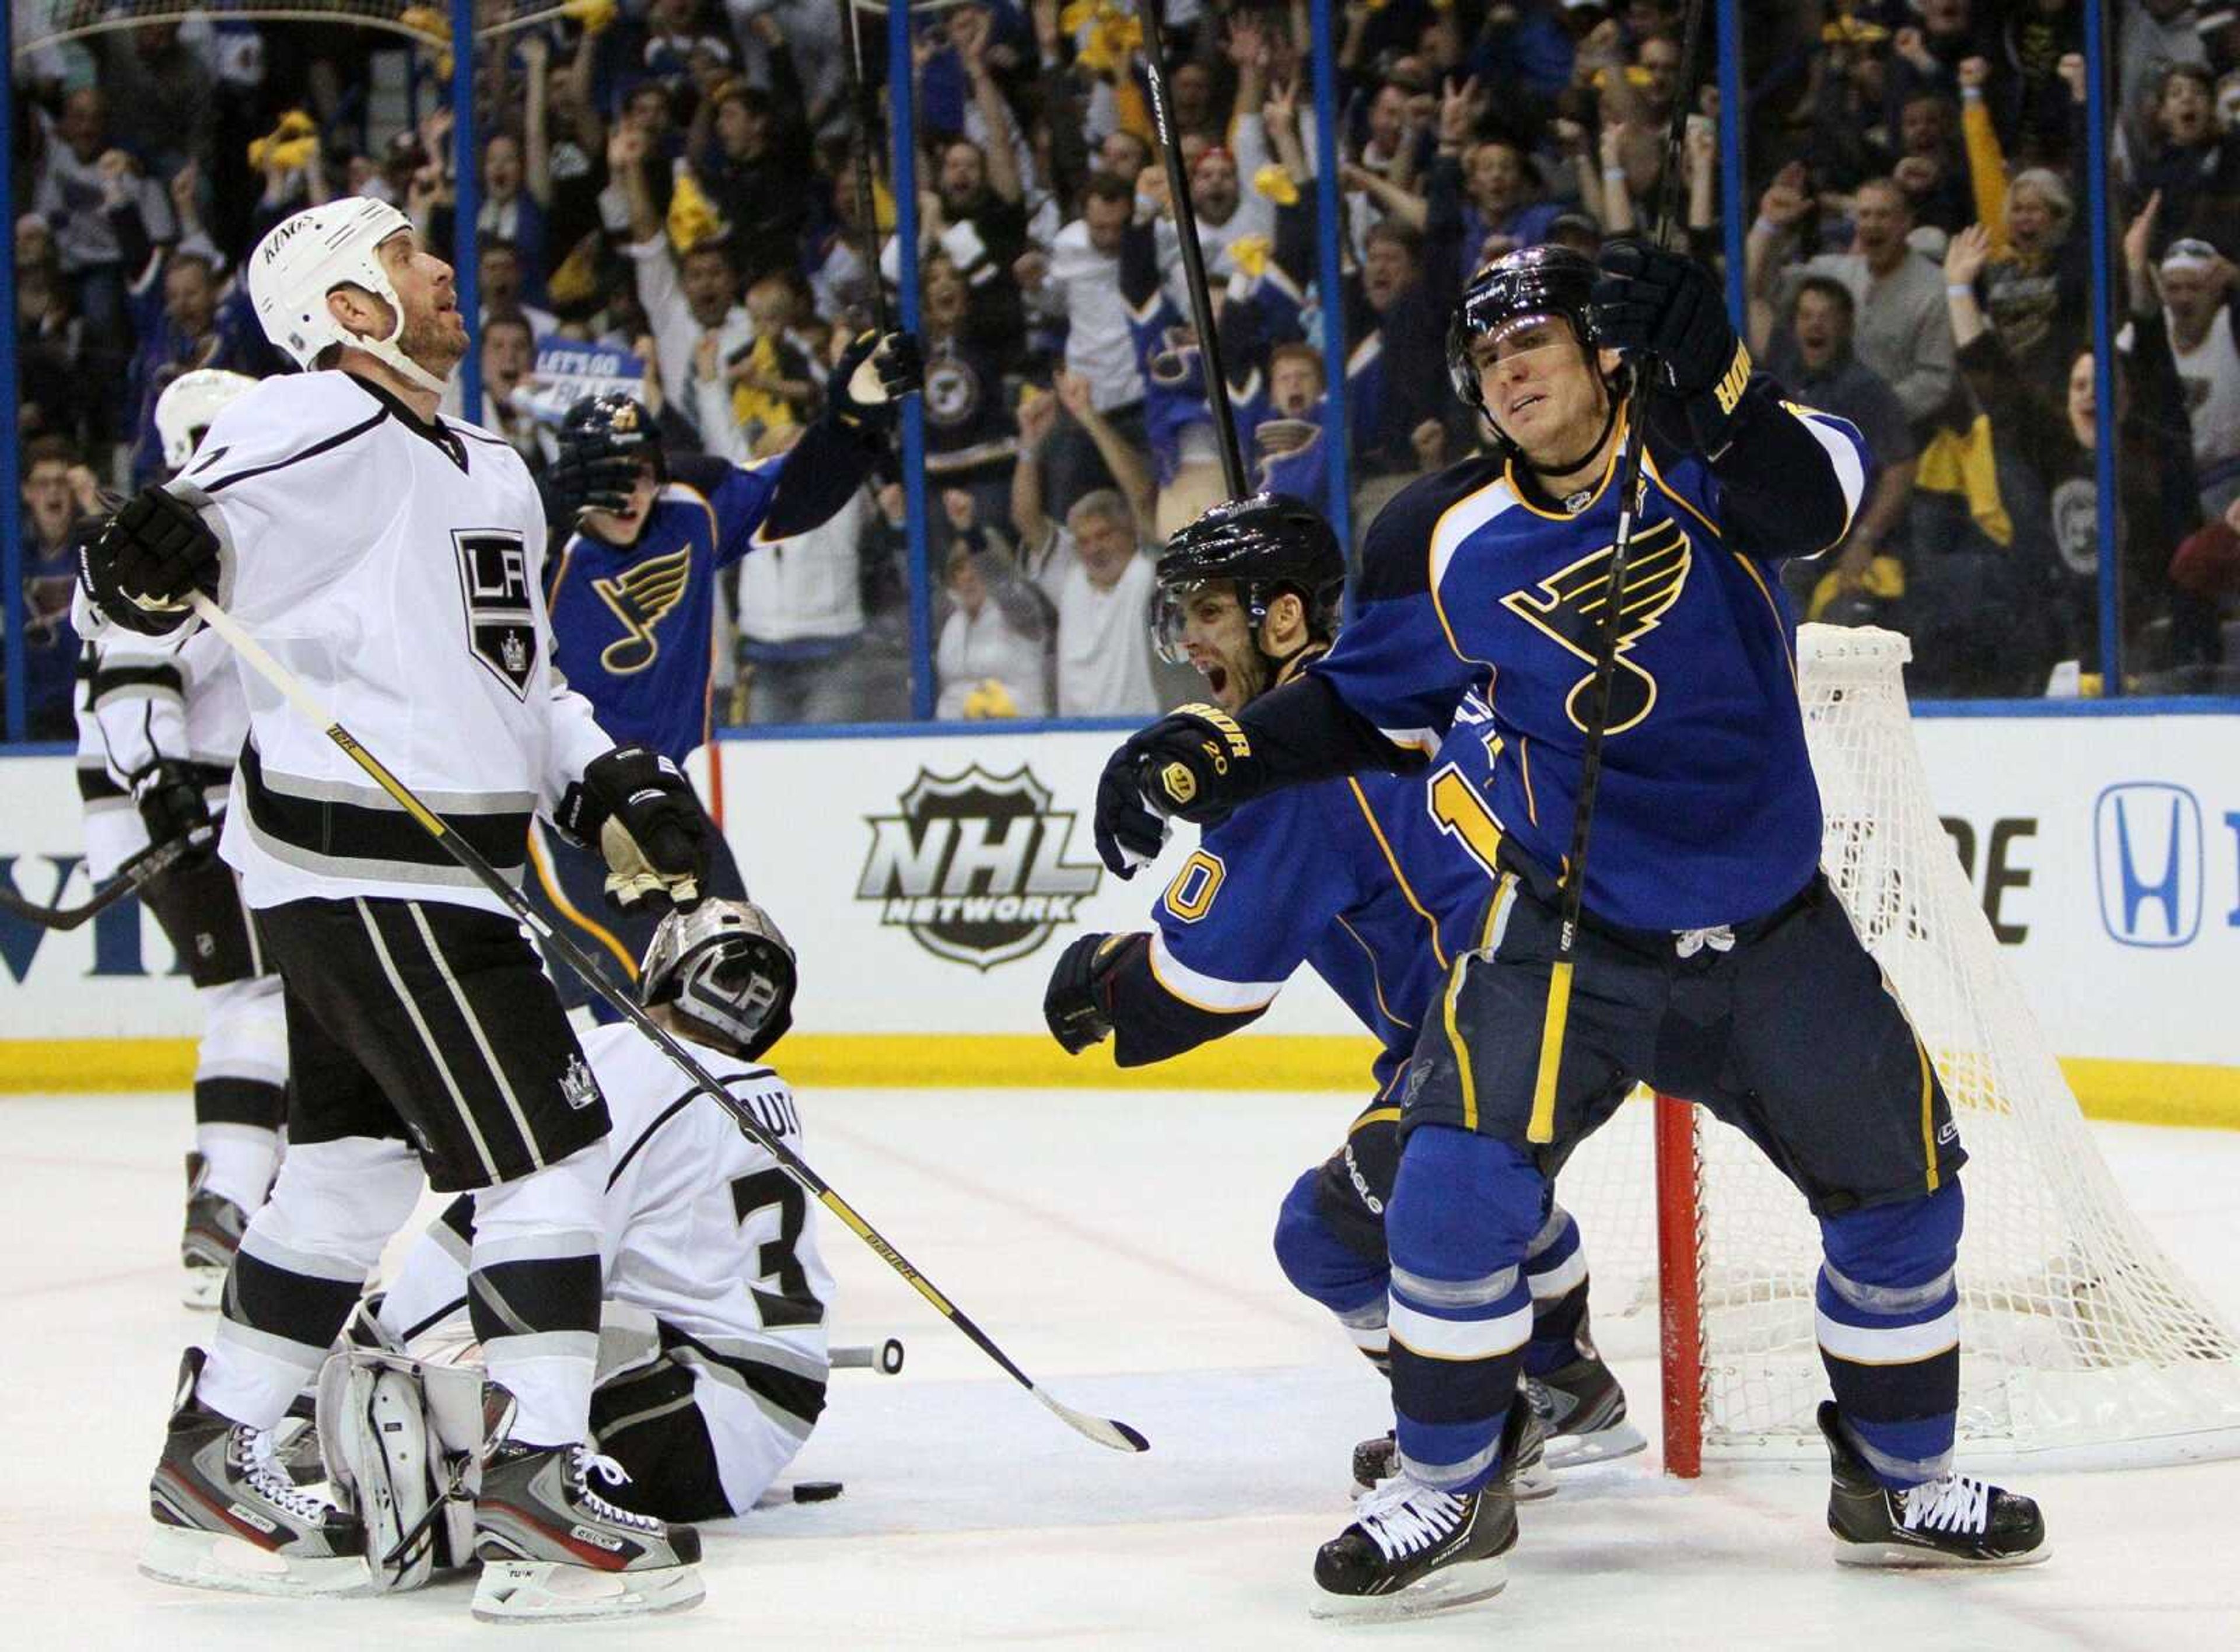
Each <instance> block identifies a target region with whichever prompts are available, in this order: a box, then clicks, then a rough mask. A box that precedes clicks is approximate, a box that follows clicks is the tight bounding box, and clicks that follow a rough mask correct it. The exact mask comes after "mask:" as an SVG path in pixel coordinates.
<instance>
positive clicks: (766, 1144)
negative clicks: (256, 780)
mask: <svg viewBox="0 0 2240 1652" xmlns="http://www.w3.org/2000/svg"><path fill="white" fill-rule="evenodd" d="M190 602H191V603H192V604H193V607H194V611H195V612H196V613H197V615H199V616H201V618H202V621H203V623H204V624H206V625H208V626H209V627H210V629H212V630H214V631H216V632H217V634H218V635H219V636H221V637H223V638H224V639H225V643H226V645H227V646H228V647H229V648H230V649H232V650H233V651H234V652H235V653H236V654H237V655H239V656H241V658H242V660H243V663H246V664H247V665H248V666H249V668H250V669H251V670H253V671H255V672H256V673H257V675H258V676H261V677H263V679H264V680H265V681H266V682H267V683H270V684H271V685H272V686H273V688H274V689H277V690H278V691H279V692H280V694H281V695H282V696H283V697H284V698H285V699H286V700H287V701H288V702H289V703H290V704H291V705H293V706H294V707H295V708H296V709H297V711H298V712H300V713H301V714H302V715H303V716H305V717H307V718H308V719H310V722H311V723H314V724H315V725H317V727H318V728H319V729H323V731H324V732H325V734H326V736H327V738H328V739H330V740H331V741H333V742H334V743H335V744H336V745H337V746H339V747H340V748H341V749H342V751H343V756H346V757H348V758H349V759H350V761H351V762H352V763H356V764H357V766H358V767H359V768H360V769H363V770H364V771H365V772H366V774H367V775H369V776H371V778H372V780H373V782H374V783H375V784H376V785H377V786H379V787H380V788H381V789H382V790H383V791H385V792H387V793H388V794H389V795H390V796H391V797H393V798H395V799H396V800H397V805H398V806H399V807H400V808H402V809H403V810H404V812H405V813H406V814H408V815H410V816H412V818H413V819H414V820H415V821H417V822H418V823H419V824H420V827H421V829H423V830H424V831H426V832H427V834H428V835H429V836H430V837H433V838H434V839H435V840H436V841H437V843H441V844H442V845H443V848H444V849H445V851H446V852H447V853H449V854H450V856H451V858H452V859H453V860H455V861H457V862H458V863H459V864H460V865H462V866H463V867H465V868H466V869H467V870H468V871H470V872H471V873H473V874H474V876H475V881H476V882H477V883H480V884H481V885H482V886H483V888H484V889H488V890H489V891H490V893H491V894H492V895H494V896H497V898H498V900H499V901H500V902H502V903H503V904H504V906H505V909H506V910H507V911H508V912H509V913H510V914H511V915H512V916H513V917H514V918H515V920H516V921H517V922H518V923H521V924H522V925H523V927H524V928H526V929H528V930H529V931H530V934H532V935H534V936H537V939H538V940H540V941H542V942H543V943H544V944H545V946H546V947H547V948H549V949H550V950H551V952H552V953H553V954H554V955H555V956H557V957H559V958H561V959H563V961H564V962H565V963H567V965H568V967H569V968H570V969H573V970H574V971H575V972H576V973H577V975H578V976H582V977H583V983H584V984H585V985H586V986H588V987H590V989H591V990H592V991H593V992H596V993H597V994H598V995H599V996H600V997H601V998H603V1000H605V1001H606V1003H607V1006H608V1007H609V1008H610V1009H612V1010H614V1012H615V1013H616V1014H617V1015H618V1016H621V1017H622V1018H623V1020H624V1021H627V1022H628V1023H630V1025H631V1026H633V1027H635V1028H637V1029H638V1031H640V1032H642V1033H643V1034H644V1035H645V1036H647V1037H648V1038H650V1039H651V1040H653V1042H655V1043H656V1044H657V1045H658V1046H660V1049H661V1053H662V1054H663V1055H664V1056H667V1057H668V1058H669V1060H670V1064H671V1065H673V1066H674V1067H676V1068H677V1070H678V1071H680V1072H682V1073H683V1075H684V1076H685V1077H687V1078H689V1079H690V1080H691V1081H692V1082H693V1084H694V1086H695V1087H696V1088H697V1089H698V1090H699V1091H700V1092H701V1093H702V1094H703V1095H704V1096H707V1097H708V1098H709V1099H710V1101H712V1102H715V1103H716V1105H717V1106H718V1107H720V1108H722V1109H723V1110H724V1111H725V1112H726V1113H728V1114H730V1116H731V1117H732V1118H733V1119H734V1120H736V1121H737V1123H738V1126H739V1129H741V1130H742V1131H743V1132H744V1133H745V1135H746V1136H747V1137H748V1139H749V1140H750V1141H751V1142H754V1143H755V1145H756V1146H757V1147H759V1148H761V1149H763V1151H764V1152H765V1153H767V1154H769V1155H770V1156H771V1157H772V1158H773V1159H776V1160H777V1162H778V1166H779V1168H780V1169H783V1170H784V1171H785V1173H786V1174H787V1175H788V1176H791V1177H792V1178H793V1179H794V1180H795V1181H796V1182H799V1183H800V1184H801V1186H802V1188H803V1189H804V1190H805V1191H807V1192H809V1193H810V1194H812V1195H814V1196H815V1197H816V1199H817V1202H818V1203H820V1204H822V1205H823V1207H824V1208H825V1209H827V1210H830V1212H831V1213H832V1214H833V1216H836V1217H837V1218H838V1219H839V1221H840V1222H841V1224H842V1225H843V1227H845V1228H847V1229H848V1230H849V1231H850V1232H851V1233H853V1234H854V1235H855V1236H857V1238H858V1239H861V1240H862V1241H863V1242H864V1243H865V1244H867V1245H869V1246H870V1248H871V1249H873V1250H874V1251H876V1252H877V1253H878V1256H879V1259H880V1260H881V1261H882V1262H885V1263H886V1264H887V1266H888V1267H890V1268H891V1269H894V1270H895V1271H896V1272H897V1273H898V1274H900V1275H901V1276H903V1279H904V1280H905V1281H906V1282H908V1283H909V1285H910V1289H913V1290H915V1291H917V1294H918V1295H919V1296H923V1297H924V1298H925V1300H926V1301H927V1302H930V1303H932V1304H933V1306H934V1308H935V1309H936V1310H937V1312H938V1313H939V1314H940V1315H941V1316H942V1317H943V1318H944V1319H946V1320H948V1321H949V1322H950V1324H952V1325H954V1326H956V1327H957V1329H958V1330H960V1331H962V1332H963V1333H964V1335H965V1336H967V1337H969V1338H970V1339H971V1341H972V1342H973V1343H974V1344H975V1345H976V1346H977V1347H978V1349H980V1351H981V1352H982V1353H983V1354H985V1355H986V1356H988V1357H989V1358H990V1359H991V1360H993V1361H995V1362H996V1363H997V1364H998V1365H1000V1366H1002V1367H1003V1371H1004V1374H1005V1375H1006V1376H1010V1378H1011V1380H1012V1381H1013V1382H1017V1384H1018V1385H1019V1386H1020V1387H1021V1388H1023V1389H1026V1390H1027V1392H1028V1393H1030V1394H1031V1395H1033V1396H1035V1398H1037V1400H1040V1401H1041V1402H1043V1404H1044V1405H1046V1406H1048V1407H1049V1408H1050V1410H1051V1411H1053V1412H1054V1413H1056V1414H1057V1417H1058V1420H1059V1421H1061V1422H1063V1423H1064V1424H1065V1425H1066V1426H1067V1427H1068V1428H1070V1429H1073V1430H1074V1431H1075V1432H1076V1433H1077V1434H1082V1435H1085V1436H1088V1437H1089V1438H1090V1439H1091V1440H1094V1441H1096V1442H1097V1444H1099V1445H1101V1446H1108V1447H1110V1449H1113V1450H1115V1451H1147V1450H1149V1449H1150V1442H1149V1441H1147V1440H1145V1439H1144V1438H1143V1436H1142V1435H1141V1434H1139V1433H1137V1431H1136V1430H1135V1429H1131V1428H1130V1427H1129V1426H1128V1425H1127V1424H1126V1423H1124V1422H1117V1421H1115V1420H1113V1419H1111V1418H1110V1417H1097V1416H1090V1415H1088V1414H1087V1413H1086V1412H1083V1411H1077V1410H1075V1409H1073V1408H1072V1407H1071V1406H1070V1405H1066V1404H1063V1403H1062V1402H1059V1401H1057V1400H1055V1399H1053V1398H1051V1397H1050V1395H1048V1394H1046V1393H1044V1392H1043V1389H1042V1388H1041V1387H1040V1386H1039V1385H1038V1384H1037V1382H1035V1380H1034V1379H1033V1378H1032V1377H1030V1376H1028V1375H1027V1374H1026V1373H1025V1372H1024V1371H1023V1370H1021V1369H1019V1368H1018V1366H1017V1365H1016V1364H1014V1363H1013V1362H1012V1360H1011V1356H1010V1355H1008V1354H1006V1353H1004V1352H1003V1349H1000V1348H998V1347H997V1345H996V1342H995V1341H994V1339H993V1338H991V1337H990V1336H989V1335H988V1333H987V1332H985V1331H983V1330H982V1329H980V1328H979V1326H977V1325H976V1324H974V1323H973V1322H972V1321H971V1319H970V1317H969V1316H967V1315H966V1314H965V1312H964V1310H963V1309H960V1308H958V1307H957V1305H956V1304H955V1303H953V1302H950V1300H949V1299H948V1298H947V1297H946V1296H943V1295H942V1294H941V1292H940V1291H938V1290H937V1289H935V1288H934V1285H933V1282H932V1281H930V1280H929V1279H927V1278H926V1277H925V1276H923V1274H921V1273H919V1272H918V1270H917V1269H916V1268H913V1267H912V1266H911V1265H910V1262H909V1261H908V1260H907V1259H906V1258H905V1257H904V1256H903V1254H902V1252H900V1251H899V1250H897V1249H895V1248H894V1246H892V1245H891V1244H890V1243H888V1242H887V1241H886V1239H885V1237H884V1236H882V1235H881V1234H880V1232H879V1231H878V1229H876V1228H874V1227H872V1226H871V1224H870V1222H866V1221H864V1220H863V1217H861V1216H857V1214H856V1212H855V1209H853V1207H851V1206H850V1204H849V1203H848V1202H847V1201H846V1200H845V1199H843V1198H842V1197H841V1196H839V1195H838V1194H837V1193H835V1192H834V1191H833V1190H832V1189H831V1188H830V1185H828V1184H827V1183H826V1182H825V1180H824V1178H823V1176H819V1175H817V1172H816V1171H814V1170H812V1169H810V1168H809V1166H808V1164H807V1163H805V1162H803V1160H802V1158H801V1156H800V1155H798V1154H797V1153H796V1152H795V1151H794V1150H793V1149H791V1148H790V1147H788V1146H787V1145H786V1144H785V1143H784V1142H782V1141H780V1140H779V1139H778V1138H777V1136H772V1135H771V1134H770V1132H769V1130H767V1129H764V1128H763V1124H762V1122H761V1121H760V1120H759V1119H757V1117H756V1116H754V1113H753V1111H752V1109H750V1108H748V1107H747V1106H746V1104H745V1103H744V1102H741V1101H740V1100H739V1099H738V1098H737V1096H733V1095H732V1094H731V1093H730V1091H729V1090H727V1089H724V1088H723V1086H722V1085H721V1084H719V1083H717V1082H716V1080H715V1079H714V1077H713V1076H710V1073H709V1071H708V1069H706V1068H704V1067H703V1066H702V1065H701V1064H700V1063H699V1062H698V1061H697V1060H696V1059H695V1058H694V1057H693V1056H692V1053H691V1052H690V1050H688V1049H685V1048H684V1046H683V1044H682V1043H680V1042H677V1039H676V1038H675V1037H673V1036H671V1035H670V1033H669V1032H668V1030H667V1029H664V1028H663V1027H662V1026H660V1025H659V1024H658V1023H656V1022H655V1021H654V1019H653V1018H652V1017H651V1016H648V1015H647V1014H646V1013H645V1011H644V1010H643V1009H640V1008H639V1007H638V1004H637V1000H636V999H634V998H632V997H631V996H630V995H629V994H628V993H626V992H624V991H623V990H622V989H620V988H618V987H617V986H615V984H614V983H612V982H610V981H609V980H608V979H607V977H606V976H605V974H604V973H603V971H601V970H600V969H598V967H597V965H595V964H594V963H592V962H591V960H590V958H589V957H588V956H585V955H584V952H583V949H582V948H581V947H579V946H577V944H576V943H575V941H574V940H573V939H572V938H571V937H570V936H566V935H563V934H561V933H560V932H558V931H557V930H556V929H554V928H553V927H552V926H551V925H550V923H546V922H545V921H544V918H543V915H542V914H540V913H539V912H538V911H537V909H536V908H535V907H533V906H531V905H530V903H529V902H528V900H527V899H526V898H525V897H524V896H523V895H522V893H521V891H520V890H519V889H516V888H514V886H513V885H512V884H511V883H508V882H507V881H506V879H505V878H504V876H503V875H502V874H500V873H499V871H498V870H497V868H496V867H494V866H492V865H491V864H490V863H489V862H488V861H486V860H484V859H483V856H482V855H481V854H480V853H479V852H478V851H477V849H475V847H474V846H473V845H472V844H470V843H468V842H467V841H466V839H464V838H463V837H462V836H459V834H458V833H457V832H455V831H453V830H452V829H451V828H450V826H449V825H448V824H446V823H445V822H444V820H443V816H440V815H438V814H437V813H436V812H435V811H434V810H432V809H430V808H429V807H428V805H427V804H425V803H422V802H421V801H420V799H419V798H418V797H417V796H415V795H414V793H413V791H412V789H411V788H410V787H409V786H407V785H406V784H405V783H403V781H401V780H399V779H397V776H395V775H392V774H390V772H389V770H388V769H386V768H384V767H383V765H382V763H381V760H380V759H379V758H377V757H376V756H374V755H373V754H372V753H371V752H370V751H368V750H367V749H365V748H364V747H363V746H362V745H360V744H359V743H357V737H356V736H353V735H352V734H351V733H350V730H349V729H345V728H343V725H342V724H341V723H338V722H337V721H336V720H335V716H334V714H333V713H332V712H330V711H329V710H328V709H326V707H324V706H323V705H321V704H320V703H319V702H318V700H317V698H316V697H315V696H313V695H312V693H311V691H310V689H307V688H305V687H304V686H303V684H302V683H298V682H297V680H296V678H295V677H294V676H292V675H291V674H290V672H289V670H288V669H287V668H286V667H285V666H283V665H282V664H281V663H279V662H278V661H277V660H276V659H274V658H273V657H272V656H270V654H268V653H266V652H265V651H264V649H263V644H261V643H258V642H257V639H256V638H255V637H253V636H250V634H249V633H248V632H247V631H245V630H243V629H242V627H241V624H240V623H239V622H238V621H237V620H236V619H235V618H234V617H233V616H231V615H230V614H228V613H227V612H226V611H225V610H223V609H222V608H220V607H219V606H218V605H217V603H214V602H212V601H211V600H210V598H209V597H208V596H204V595H203V593H201V592H200V591H197V592H195V593H194V595H193V596H192V597H191V598H190Z"/></svg>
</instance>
